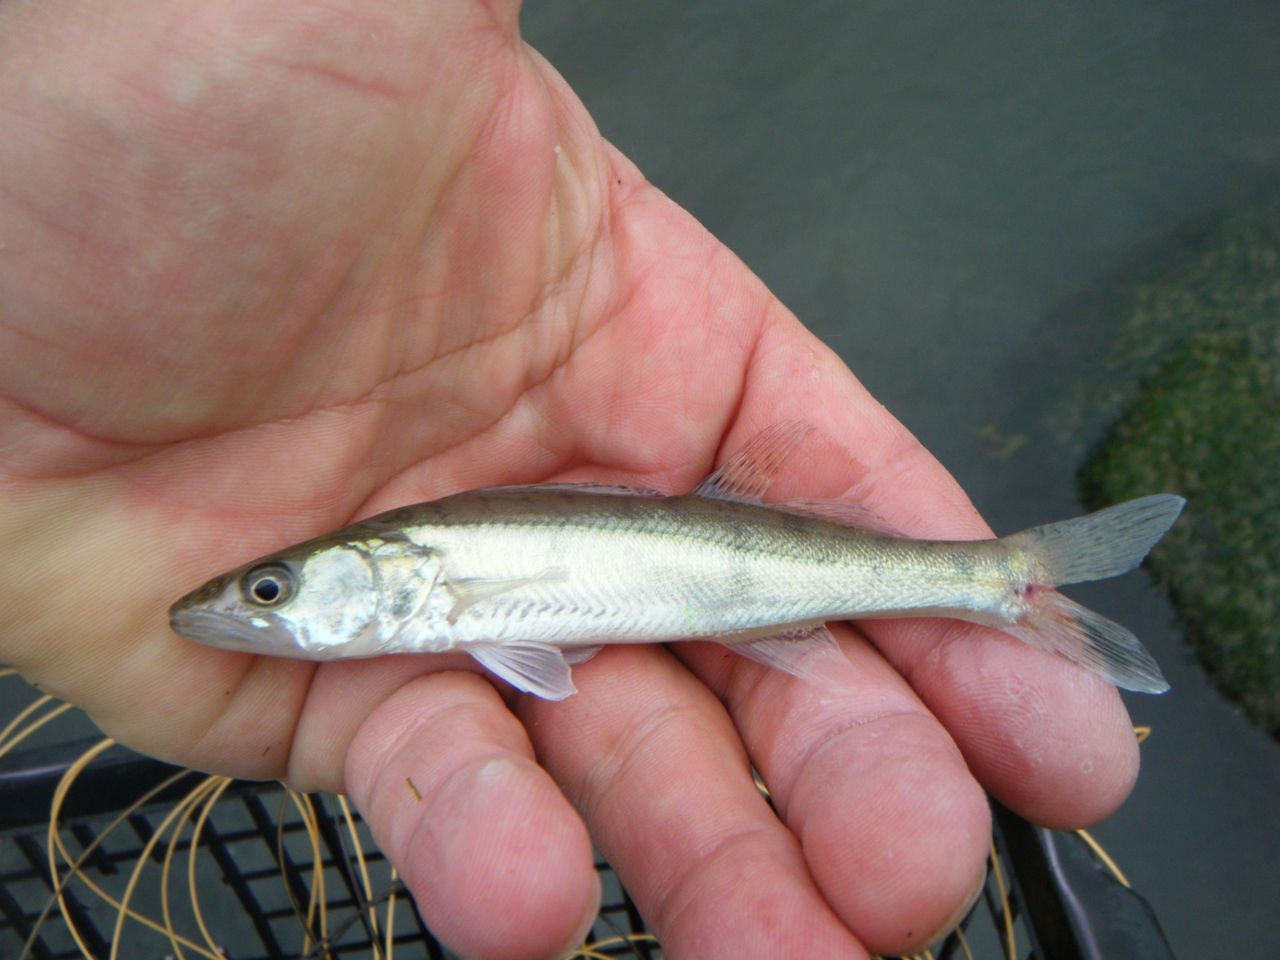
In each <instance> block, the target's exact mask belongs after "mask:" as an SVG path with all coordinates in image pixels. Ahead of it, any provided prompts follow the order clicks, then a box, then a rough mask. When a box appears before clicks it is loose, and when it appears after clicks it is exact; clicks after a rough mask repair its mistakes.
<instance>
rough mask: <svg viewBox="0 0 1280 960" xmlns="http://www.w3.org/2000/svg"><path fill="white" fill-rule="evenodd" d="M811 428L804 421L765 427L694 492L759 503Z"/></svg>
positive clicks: (713, 496) (781, 422) (712, 497)
mask: <svg viewBox="0 0 1280 960" xmlns="http://www.w3.org/2000/svg"><path fill="white" fill-rule="evenodd" d="M812 431H813V424H811V423H808V422H806V421H804V420H782V421H779V422H778V423H775V424H774V425H773V426H771V427H766V428H765V429H763V430H761V431H760V432H759V433H757V434H756V435H755V436H754V437H752V438H751V439H750V440H748V441H747V443H746V445H745V446H744V447H742V449H740V450H738V451H737V452H736V453H735V454H734V455H733V456H731V457H730V458H729V459H728V460H726V461H725V462H724V463H722V464H720V466H719V467H718V468H717V469H716V470H715V472H714V473H712V474H711V475H710V476H709V477H707V479H705V480H703V481H702V483H701V484H699V486H698V489H697V490H695V491H694V494H695V495H696V496H699V497H708V498H711V499H713V500H733V501H738V502H745V503H760V502H761V501H762V500H763V499H764V495H765V492H766V491H767V490H768V489H769V487H770V485H771V484H772V483H773V480H774V477H776V476H777V475H778V470H779V469H780V468H781V467H782V464H783V463H784V462H785V461H786V459H787V457H789V456H790V455H791V454H792V452H793V451H794V450H795V448H796V447H798V446H799V445H800V443H801V442H802V441H803V440H804V438H805V437H807V436H808V435H809V434H810V433H811V432H812Z"/></svg>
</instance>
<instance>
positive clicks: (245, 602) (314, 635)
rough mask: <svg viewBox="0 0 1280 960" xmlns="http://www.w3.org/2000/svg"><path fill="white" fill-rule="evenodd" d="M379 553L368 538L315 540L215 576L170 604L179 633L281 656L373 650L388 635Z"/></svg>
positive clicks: (315, 656) (316, 656)
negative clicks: (367, 541) (371, 546)
mask: <svg viewBox="0 0 1280 960" xmlns="http://www.w3.org/2000/svg"><path fill="white" fill-rule="evenodd" d="M378 568H379V557H378V555H377V553H376V551H375V550H373V549H371V548H370V545H369V544H367V543H362V542H359V541H350V540H342V539H331V540H324V541H311V542H309V543H306V544H301V545H299V546H297V547H294V548H292V549H291V550H287V551H284V552H282V553H279V554H274V555H271V556H267V557H262V558H260V559H258V560H255V561H253V562H252V563H249V564H246V565H244V566H243V567H239V568H238V569H236V570H232V571H231V572H230V573H226V574H223V575H222V576H219V577H215V578H213V579H212V580H210V581H209V582H208V583H205V584H204V585H203V586H201V587H198V588H197V589H195V590H192V591H191V592H190V593H188V594H187V595H186V596H184V597H182V598H181V599H180V600H178V601H177V602H176V603H174V604H173V606H172V607H170V608H169V623H170V625H171V626H172V628H173V630H174V632H175V633H178V634H180V635H181V636H184V637H188V638H190V639H192V640H198V641H200V642H201V643H205V644H209V645H210V646H215V647H222V648H224V649H227V650H237V651H242V652H245V653H260V654H267V655H269V656H275V657H293V658H299V659H307V660H329V659H336V658H340V657H362V656H371V655H373V654H376V653H379V652H381V647H382V645H383V643H384V641H385V639H386V636H385V634H386V630H385V627H386V619H387V618H386V617H385V615H382V616H380V613H381V611H382V609H383V608H384V607H386V606H387V601H386V599H385V598H384V597H383V596H382V588H383V584H382V583H381V578H380V576H379V569H378Z"/></svg>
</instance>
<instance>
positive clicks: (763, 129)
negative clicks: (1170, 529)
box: [524, 0, 1280, 957]
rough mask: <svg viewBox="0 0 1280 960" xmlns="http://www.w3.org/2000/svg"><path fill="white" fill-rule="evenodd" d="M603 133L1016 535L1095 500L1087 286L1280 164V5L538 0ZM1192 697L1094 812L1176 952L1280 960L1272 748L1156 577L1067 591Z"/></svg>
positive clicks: (1143, 705) (534, 32) (1279, 861)
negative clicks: (1089, 471)
mask: <svg viewBox="0 0 1280 960" xmlns="http://www.w3.org/2000/svg"><path fill="white" fill-rule="evenodd" d="M524 25H525V31H526V36H527V37H528V39H529V40H530V42H531V43H533V44H534V45H535V46H536V47H538V49H540V50H541V51H542V52H543V53H544V54H545V55H546V56H547V57H549V59H550V60H551V61H552V62H553V63H554V64H555V65H556V66H557V67H558V68H559V69H560V70H561V72H562V73H564V75H565V76H566V77H567V78H568V80H569V81H570V83H571V84H572V85H573V86H574V87H575V89H576V90H577V91H578V92H579V94H580V95H581V96H582V97H583V99H584V100H585V101H586V103H587V105H588V107H590V109H591V111H592V113H593V114H594V115H595V117H596V120H597V122H598V123H599V125H600V127H601V129H602V130H603V131H604V133H605V134H606V136H608V137H609V138H610V139H612V140H613V141H614V142H615V143H617V144H618V145H619V146H620V147H621V148H622V149H623V151H624V152H626V153H627V154H628V155H629V156H630V157H631V158H632V159H633V160H634V161H636V163H637V164H638V165H639V166H640V168H641V170H643V171H644V172H645V173H646V175H648V177H649V178H650V179H651V180H653V181H654V182H655V183H656V184H657V185H658V186H659V187H661V188H662V189H663V190H664V191H666V192H667V193H668V194H670V195H671V196H672V197H674V198H675V199H676V200H677V201H679V202H680V203H681V204H683V205H684V206H685V207H687V208H688V209H689V210H691V211H692V212H693V213H694V214H695V215H697V216H698V218H699V219H700V220H702V222H703V223H705V224H706V225H707V226H708V227H709V228H710V229H711V230H712V232H713V233H715V234H716V235H717V236H719V237H720V238H721V239H722V240H724V241H725V242H726V243H727V244H728V245H729V246H730V247H731V248H732V249H733V250H734V251H735V252H736V253H737V254H738V255H739V256H741V257H742V258H743V259H744V260H746V262H747V263H748V264H750V265H751V267H752V268H753V269H754V270H756V271H757V272H758V273H759V274H760V275H761V276H762V277H763V278H764V279H765V280H766V281H767V282H768V283H769V285H770V286H771V288H772V289H773V290H774V291H775V292H776V293H777V294H778V295H779V296H780V297H781V298H782V300H783V301H784V302H785V303H787V305H788V306H790V307H791V308H792V309H793V310H794V311H795V312H796V313H797V314H798V315H799V316H800V318H801V319H802V320H803V321H804V322H805V323H806V324H808V325H809V326H810V327H811V328H812V329H813V330H815V331H816V332H817V333H818V334H819V335H820V336H821V337H822V338H823V339H824V340H826V341H827V342H828V343H829V344H831V345H832V346H833V347H834V348H835V349H836V350H838V351H839V352H840V354H841V355H842V356H843V357H844V358H845V360H846V361H847V362H848V363H849V364H850V366H851V367H852V368H853V369H854V371H855V372H856V373H857V374H858V375H859V376H860V377H861V378H862V380H863V381H864V382H865V383H866V384H867V385H868V386H869V387H870V388H871V389H872V391H873V392H874V393H876V394H877V396H879V398H880V399H881V400H882V401H884V402H885V403H886V404H887V405H888V406H889V408H890V409H891V410H893V411H894V412H895V413H896V414H897V415H898V417H899V418H900V419H902V420H903V421H904V422H906V424H907V425H908V426H909V427H911V428H912V430H914V431H915V433H916V434H917V435H918V436H919V437H920V438H921V439H922V440H923V441H924V442H925V443H926V445H928V446H929V447H930V448H931V449H932V450H933V451H934V452H935V453H936V454H937V455H938V457H939V458H940V459H941V460H942V461H943V462H944V463H945V464H946V465H947V466H948V467H949V468H950V469H951V470H952V471H953V472H954V473H955V474H956V475H957V476H958V477H959V478H960V480H961V481H962V482H963V484H964V485H965V487H966V488H967V489H968V491H969V492H970V495H971V496H972V497H973V499H974V502H975V503H976V504H977V505H978V506H979V507H980V508H981V509H982V511H983V513H984V514H985V515H986V516H987V518H988V519H989V520H990V522H991V523H992V524H993V526H995V528H996V529H997V530H998V531H1008V530H1012V529H1016V528H1019V527H1021V526H1025V525H1027V524H1030V523H1035V522H1039V521H1042V520H1045V519H1048V518H1049V517H1052V516H1059V515H1062V516H1065V515H1068V514H1071V513H1072V512H1074V511H1075V510H1076V509H1077V504H1076V502H1075V496H1074V483H1073V478H1072V474H1073V471H1074V469H1075V467H1076V466H1077V463H1078V461H1077V459H1076V458H1077V455H1078V453H1079V450H1080V448H1081V446H1083V445H1084V444H1087V443H1088V442H1089V440H1090V439H1091V438H1092V437H1094V436H1096V435H1097V432H1098V431H1099V430H1100V429H1101V427H1102V426H1103V424H1101V423H1097V422H1093V421H1092V420H1091V419H1090V417H1089V411H1087V410H1085V411H1081V412H1080V416H1078V417H1076V418H1075V419H1076V421H1077V422H1078V424H1079V426H1078V430H1077V434H1078V435H1074V436H1069V437H1061V436H1054V435H1052V434H1051V432H1050V431H1048V430H1047V428H1046V426H1045V414H1046V412H1048V411H1052V410H1053V409H1054V407H1055V405H1058V404H1060V403H1062V402H1065V401H1064V396H1065V395H1066V394H1067V393H1069V391H1068V390H1066V389H1065V388H1066V387H1067V386H1069V385H1070V384H1071V383H1072V382H1073V381H1074V380H1079V379H1083V378H1086V377H1089V376H1091V375H1093V373H1094V370H1093V369H1092V367H1091V365H1092V364H1093V363H1095V358H1096V356H1097V355H1098V349H1097V348H1098V347H1099V345H1100V344H1105V341H1106V337H1107V330H1106V329H1100V328H1099V322H1098V320H1097V319H1095V318H1091V317H1090V316H1089V315H1088V312H1087V311H1084V310H1077V309H1076V305H1078V304H1079V303H1081V302H1084V301H1087V300H1088V298H1089V297H1090V296H1091V295H1092V294H1093V293H1094V292H1095V291H1096V290H1097V289H1098V288H1099V286H1100V285H1102V284H1103V283H1104V282H1106V281H1107V280H1108V279H1109V278H1111V277H1113V276H1115V275H1116V274H1117V273H1118V272H1122V271H1123V269H1124V267H1125V265H1126V264H1127V263H1130V262H1131V261H1133V260H1134V259H1136V258H1139V257H1141V256H1143V255H1145V254H1146V252H1147V251H1149V250H1150V249H1151V248H1152V247H1153V246H1157V245H1158V244H1159V243H1160V241H1161V239H1162V238H1164V237H1166V236H1167V235H1169V234H1170V233H1171V232H1174V231H1176V230H1177V229H1178V227H1179V226H1180V225H1181V224H1183V223H1185V222H1186V221H1188V220H1189V219H1195V218H1197V217H1199V216H1202V215H1204V214H1205V213H1207V212H1210V211H1213V210H1215V209H1218V208H1220V207H1222V206H1224V205H1230V204H1231V203H1233V202H1234V201H1235V200H1236V199H1237V198H1238V197H1240V196H1241V195H1243V194H1245V193H1246V192H1247V191H1248V190H1249V189H1250V187H1251V186H1252V185H1253V184H1254V183H1255V182H1256V181H1258V180H1259V179H1261V178H1263V177H1265V176H1266V175H1268V174H1274V173H1275V172H1276V171H1278V170H1280V6H1277V5H1275V4H1273V3H1264V2H1249V3H1233V4H1212V3H1207V2H1197V3H1193V2H1161V3H1154V2H1133V3H1126V4H1114V5H1113V4H1101V3H1083V4H1073V5H1067V4H1049V3H1043V2H1031V3H1025V2H1019V3H1014V2H1003V3H1001V2H989V3H973V2H970V3H963V4H958V3H954V2H931V3H915V4H909V5H907V4H901V3H886V2H862V3H858V4H848V3H834V2H829V3H808V4H789V3H782V2H772V3H763V2H756V3H743V2H740V0H735V2H714V3H700V4H696V5H693V4H689V5H686V4H683V3H674V2H665V3H645V4H626V5H622V4H601V3H598V2H589V0H579V2H560V3H556V4H554V5H552V4H534V5H531V6H530V7H528V8H527V9H526V10H525V14H524ZM1077 596H1079V597H1080V598H1081V599H1082V600H1084V601H1085V602H1088V603H1089V604H1090V605H1095V606H1098V607H1099V608H1102V609H1104V610H1107V611H1108V612H1110V613H1111V614H1112V615H1113V616H1116V617H1117V618H1118V619H1121V620H1122V621H1123V622H1125V623H1126V624H1129V625H1131V626H1132V627H1134V628H1135V629H1136V630H1137V631H1138V632H1139V633H1140V635H1142V636H1143V638H1144V639H1145V640H1146V641H1147V642H1148V644H1149V646H1150V647H1151V648H1152V650H1153V651H1154V652H1155V654H1156V656H1157V658H1158V659H1159V660H1160V661H1161V663H1162V664H1163V665H1164V667H1165V669H1166V673H1167V674H1168V676H1169V679H1170V680H1171V682H1172V683H1173V687H1174V690H1173V692H1172V693H1171V694H1169V695H1167V696H1166V697H1164V698H1160V699H1152V698H1139V697H1135V698H1132V699H1131V701H1130V703H1131V709H1132V712H1133V714H1134V718H1135V722H1138V723H1149V724H1151V725H1152V726H1153V727H1154V734H1153V736H1152V738H1151V739H1150V740H1149V741H1148V743H1147V745H1146V746H1144V748H1143V758H1144V769H1143V774H1142V779H1141V781H1140V783H1139V786H1138V788H1137V791H1136V792H1135V794H1134V796H1133V798H1132V800H1131V801H1130V802H1129V804H1128V805H1127V806H1126V807H1125V808H1124V809H1123V810H1122V811H1121V812H1120V813H1118V814H1117V815H1116V816H1115V817H1113V818H1112V819H1111V820H1110V821H1108V822H1107V823H1106V824H1104V825H1102V826H1101V827H1100V828H1099V829H1098V831H1097V834H1098V836H1099V837H1100V838H1101V839H1102V841H1103V843H1104V844H1105V845H1106V846H1107V847H1108V849H1109V850H1111V852H1112V853H1113V854H1114V855H1115V856H1116V857H1117V859H1118V860H1119V862H1120V863H1121V865H1122V866H1123V867H1124V868H1125V870H1126V871H1127V872H1128V874H1129V876H1130V878H1131V879H1132V880H1133V881H1134V883H1135V885H1136V886H1137V887H1138V889H1139V890H1141V891H1142V892H1143V893H1144V894H1146V895H1147V897H1148V898H1149V899H1150V900H1151V901H1152V902H1153V904H1154V906H1155V908H1156V910H1157V912H1158V914H1159V916H1160V918H1161V921H1162V923H1163V925H1164V927H1165V929H1166V931H1167V932H1168V935H1169V938H1170V940H1171V941H1172V944H1173V946H1174V949H1175V951H1176V952H1177V953H1178V955H1180V956H1183V957H1194V956H1226V955H1228V953H1229V952H1236V953H1238V954H1239V955H1241V956H1262V955H1268V954H1269V952H1270V951H1273V950H1277V949H1280V947H1277V945H1276V941H1277V937H1280V919H1277V914H1276V904H1278V903H1280V748H1277V746H1276V745H1275V744H1274V743H1273V742H1271V741H1269V740H1267V739H1266V738H1265V737H1263V736H1262V735H1260V734H1259V733H1257V732H1256V731H1255V730H1253V729H1252V728H1251V727H1250V726H1249V725H1248V724H1246V723H1245V722H1244V721H1243V720H1242V719H1241V718H1240V717H1238V716H1237V715H1236V713H1235V712H1234V711H1233V710H1232V709H1231V708H1230V706H1229V705H1228V704H1226V703H1225V702H1224V701H1223V700H1222V699H1221V698H1220V697H1218V696H1217V695H1216V694H1215V693H1213V692H1212V691H1211V690H1209V689H1208V687H1207V686H1206V684H1205V682H1204V679H1203V677H1202V675H1201V674H1200V671H1199V669H1198V668H1197V667H1195V666H1194V665H1193V664H1192V663H1191V662H1190V659H1189V655H1188V654H1187V653H1186V651H1185V649H1184V648H1183V646H1182V645H1181V640H1180V639H1179V637H1178V635H1177V633H1176V630H1175V629H1174V627H1173V625H1172V613H1171V611H1170V609H1169V607H1168V605H1167V604H1166V603H1165V602H1164V601H1163V599H1162V598H1161V597H1159V596H1158V595H1156V594H1155V593H1154V592H1153V591H1152V590H1151V588H1150V586H1149V585H1148V583H1147V581H1146V579H1145V577H1144V576H1142V575H1135V576H1131V577H1128V578H1125V579H1123V580H1121V581H1118V582H1113V583H1107V584H1100V585H1097V586H1095V587H1094V588H1093V589H1091V590H1086V591H1079V592H1077Z"/></svg>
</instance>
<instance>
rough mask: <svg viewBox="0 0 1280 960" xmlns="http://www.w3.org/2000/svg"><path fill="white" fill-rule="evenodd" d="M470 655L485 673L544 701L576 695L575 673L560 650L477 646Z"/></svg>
mask: <svg viewBox="0 0 1280 960" xmlns="http://www.w3.org/2000/svg"><path fill="white" fill-rule="evenodd" d="M466 650H467V652H468V653H469V654H471V656H472V657H474V658H475V660H476V661H477V662H478V663H479V664H480V665H481V666H482V667H484V668H485V669H486V670H488V671H489V672H490V673H493V674H495V675H496V676H499V677H501V678H502V679H503V680H505V681H507V683H509V684H511V685H512V686H513V687H515V688H516V689H517V690H523V691H524V692H525V693H532V694H533V695H535V696H538V697H542V698H543V699H544V700H563V699H564V698H565V697H569V696H572V695H573V694H575V693H577V692H578V691H577V687H575V686H574V685H573V676H572V670H570V668H569V661H568V660H566V659H565V657H564V654H563V653H561V651H560V649H559V648H558V647H553V646H551V645H549V644H545V643H528V642H515V643H477V644H470V645H468V646H467V648H466Z"/></svg>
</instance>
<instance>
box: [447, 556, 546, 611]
mask: <svg viewBox="0 0 1280 960" xmlns="http://www.w3.org/2000/svg"><path fill="white" fill-rule="evenodd" d="M568 575H569V573H568V571H567V570H565V569H564V567H547V568H546V569H545V570H539V571H538V572H537V573H535V574H533V575H532V576H528V577H465V578H450V579H449V580H448V584H449V592H450V593H451V594H452V595H453V606H452V607H451V608H450V610H449V613H448V620H449V622H450V623H457V622H458V617H460V616H462V614H463V613H464V612H465V611H466V610H467V608H469V607H472V606H475V605H476V604H477V603H479V602H480V601H482V600H488V599H489V598H490V597H496V596H499V595H501V594H504V593H508V592H510V591H512V590H519V589H520V588H521V587H528V586H532V585H533V584H536V583H553V582H555V581H557V580H563V579H565V578H566V577H567V576H568Z"/></svg>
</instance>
